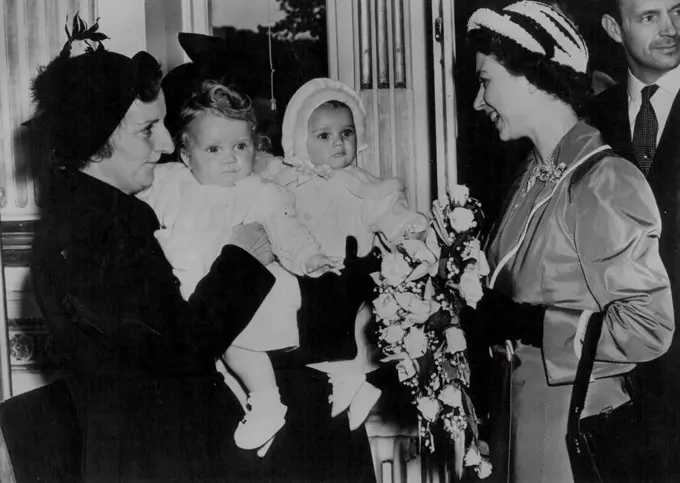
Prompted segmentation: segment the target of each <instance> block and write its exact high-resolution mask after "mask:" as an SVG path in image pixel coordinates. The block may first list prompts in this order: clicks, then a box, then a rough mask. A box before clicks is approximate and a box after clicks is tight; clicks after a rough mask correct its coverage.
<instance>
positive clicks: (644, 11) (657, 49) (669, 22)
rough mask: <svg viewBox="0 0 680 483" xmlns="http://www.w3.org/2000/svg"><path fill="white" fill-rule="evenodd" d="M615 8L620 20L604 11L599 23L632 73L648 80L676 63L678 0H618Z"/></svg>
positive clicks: (678, 55)
mask: <svg viewBox="0 0 680 483" xmlns="http://www.w3.org/2000/svg"><path fill="white" fill-rule="evenodd" d="M619 11H620V14H621V20H620V22H617V21H616V20H614V19H613V17H611V16H609V15H605V16H604V17H603V19H602V24H603V26H604V28H605V30H606V31H607V33H608V34H609V36H610V37H611V38H612V39H614V41H616V42H618V43H620V44H623V46H624V49H625V51H626V57H627V59H628V65H629V67H630V70H631V72H632V73H633V75H635V76H636V77H637V78H638V79H640V80H641V81H642V82H644V83H652V82H655V81H656V80H657V79H658V78H659V77H661V76H662V75H663V74H665V73H666V72H668V71H670V70H672V69H674V68H675V67H677V66H678V64H680V34H679V29H680V0H619ZM607 18H608V19H609V20H607Z"/></svg>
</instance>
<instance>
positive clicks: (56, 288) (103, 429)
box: [5, 173, 373, 482]
mask: <svg viewBox="0 0 680 483" xmlns="http://www.w3.org/2000/svg"><path fill="white" fill-rule="evenodd" d="M158 227H159V225H158V221H157V218H156V216H155V214H154V212H153V211H152V209H151V208H150V207H148V206H147V205H146V204H145V203H144V202H142V201H139V200H137V199H136V198H135V197H133V196H129V195H126V194H124V193H122V192H121V191H119V190H117V189H115V188H113V187H111V186H109V185H107V184H105V183H103V182H100V181H98V180H96V179H94V178H92V177H90V176H88V175H85V174H83V173H75V174H66V173H57V174H55V175H54V179H53V182H52V184H51V192H50V194H49V197H48V202H47V204H46V207H45V209H44V212H43V218H42V221H41V224H40V227H39V229H38V231H37V233H36V237H35V241H34V246H33V250H34V253H33V255H34V260H33V265H32V272H31V273H32V278H33V284H34V288H35V292H36V298H37V300H38V303H39V305H40V307H41V309H42V310H43V313H44V314H45V318H46V321H47V323H48V325H49V326H50V329H51V332H52V334H53V336H54V344H55V347H56V349H57V350H58V351H59V352H60V353H63V354H65V355H67V356H68V358H69V361H70V369H71V371H72V373H73V376H72V377H70V378H69V379H68V389H69V392H70V395H71V398H72V400H73V402H74V406H75V413H76V414H77V418H76V420H77V423H78V425H79V428H80V432H79V434H77V435H74V438H73V439H72V441H76V440H78V439H80V441H81V442H82V443H81V445H82V454H81V458H80V459H79V461H80V463H81V464H80V468H79V469H77V470H76V471H82V475H81V476H82V478H83V480H84V481H97V482H108V481H125V482H127V481H134V482H137V481H230V482H231V481H310V482H311V481H320V477H321V476H322V475H324V474H325V475H326V476H327V477H328V478H330V479H331V480H333V481H363V480H365V481H372V480H373V475H372V465H371V461H370V451H369V449H368V442H367V440H366V435H365V432H363V434H361V432H359V433H357V434H355V435H350V434H349V431H348V430H347V426H346V419H345V420H344V423H345V424H344V426H342V425H341V422H340V421H342V420H331V419H330V416H329V415H328V413H329V412H330V411H329V410H328V409H329V408H328V403H327V401H326V398H327V388H326V387H325V386H326V385H327V383H326V382H324V381H322V380H321V379H319V378H316V377H314V376H313V374H312V372H311V371H310V370H308V369H299V368H297V370H292V371H291V370H288V371H281V372H279V374H278V375H277V379H279V384H280V386H281V391H282V397H283V400H284V402H285V403H286V404H288V406H289V414H288V423H287V425H286V427H285V428H284V430H283V431H282V432H281V433H280V434H279V436H277V438H276V439H275V441H274V446H272V448H271V449H270V451H269V453H268V455H267V457H266V458H265V459H264V460H261V459H258V458H257V457H256V456H255V454H254V452H253V451H243V450H240V449H238V448H237V447H235V445H234V443H233V432H234V429H235V427H236V424H237V423H238V421H239V420H240V419H241V417H242V415H243V411H242V410H241V408H240V405H239V403H238V401H237V400H236V398H235V397H234V396H233V395H232V393H231V392H230V391H229V389H228V388H227V386H226V385H225V384H224V381H223V380H222V378H221V376H220V375H219V373H218V372H217V371H216V369H215V359H216V358H217V357H218V356H219V355H220V354H221V353H223V352H224V350H225V349H226V347H228V346H229V345H230V343H231V341H232V340H233V339H234V338H235V337H236V336H237V335H238V333H239V332H240V331H241V330H242V329H243V327H244V326H245V325H246V324H247V323H248V321H249V320H250V318H251V317H252V315H253V314H254V313H255V311H256V310H257V308H258V307H259V305H260V303H261V301H262V300H263V299H264V297H265V296H266V295H267V293H268V292H269V290H270V288H271V286H272V284H273V277H272V276H271V274H270V273H269V272H268V271H267V270H266V269H265V268H264V267H263V266H262V265H261V264H260V263H259V262H257V261H256V260H255V259H254V258H253V257H251V256H250V255H249V254H248V253H246V252H245V251H243V250H241V249H240V248H238V247H235V246H226V247H225V248H224V249H223V251H222V253H221V255H220V257H218V259H217V260H216V261H215V263H214V265H213V267H212V269H211V271H210V273H209V274H208V275H207V276H206V277H205V278H204V279H203V280H202V281H201V282H200V283H199V285H198V287H197V289H196V291H195V293H194V294H193V295H192V297H191V298H190V299H189V300H188V301H187V302H185V301H184V300H183V299H182V296H181V294H180V291H179V283H178V281H177V279H176V278H175V277H174V275H173V274H172V268H171V266H170V264H169V263H168V262H167V260H166V259H165V257H164V256H163V252H162V251H161V248H160V246H159V245H158V243H157V241H156V239H155V238H154V235H153V234H154V231H155V230H157V229H158ZM301 286H304V284H301ZM304 297H305V295H304V290H303V299H304ZM303 305H304V304H303ZM347 332H351V331H347ZM67 412H68V411H67V410H65V411H64V414H66V413H67ZM33 419H35V418H33ZM67 419H68V418H67V417H63V418H62V425H63V426H65V427H66V426H68V424H67V423H64V422H63V421H64V420H67ZM5 436H6V438H8V436H7V435H5ZM299 438H304V441H299V440H298V439H299ZM24 439H25V438H24ZM12 445H13V442H12V436H11V435H10V437H9V441H8V446H9V451H10V454H11V455H12V458H13V460H14V459H15V457H16V461H15V462H14V466H15V471H17V468H24V469H22V470H20V471H25V472H27V473H26V474H25V475H24V478H26V481H30V480H29V478H32V479H34V478H35V476H36V475H39V474H40V471H41V469H40V468H33V469H26V468H25V467H26V465H22V464H20V462H19V459H20V458H21V456H20V455H16V454H12ZM28 466H30V465H28ZM31 471H33V472H34V473H32V474H29V473H30V472H31ZM338 472H339V473H338ZM326 476H323V477H326ZM17 479H18V481H20V482H21V481H22V479H21V475H19V474H17Z"/></svg>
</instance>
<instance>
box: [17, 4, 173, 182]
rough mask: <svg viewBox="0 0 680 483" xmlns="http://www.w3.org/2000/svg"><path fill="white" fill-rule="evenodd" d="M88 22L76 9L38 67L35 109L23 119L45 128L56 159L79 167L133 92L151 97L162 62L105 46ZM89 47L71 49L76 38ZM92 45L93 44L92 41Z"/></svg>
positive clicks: (99, 143)
mask: <svg viewBox="0 0 680 483" xmlns="http://www.w3.org/2000/svg"><path fill="white" fill-rule="evenodd" d="M97 28H98V25H97V24H96V23H95V24H94V25H93V26H92V27H90V28H88V27H87V25H86V24H85V22H83V21H82V20H80V18H79V17H78V16H77V15H76V18H74V22H73V30H72V31H71V33H69V32H68V29H67V30H66V33H67V35H68V37H69V39H68V41H67V42H66V44H65V45H64V48H63V49H62V51H61V53H60V54H59V55H58V56H57V57H55V58H54V59H53V60H52V61H51V62H50V63H49V64H48V65H47V66H45V67H42V68H41V69H40V70H39V73H38V75H37V76H36V77H35V79H33V83H32V85H31V91H32V95H33V101H34V103H35V107H36V115H35V116H34V117H33V118H32V119H31V120H30V121H28V122H26V123H24V124H25V125H33V124H37V125H38V126H39V128H40V129H41V130H42V131H44V132H45V133H47V134H48V135H49V138H50V145H51V148H52V151H53V154H54V155H55V158H56V160H57V162H59V163H61V165H63V166H65V167H71V168H75V169H80V168H82V167H83V166H85V165H86V164H87V163H88V162H89V160H90V158H91V157H92V156H93V155H95V154H96V153H97V152H98V151H99V150H100V149H101V148H102V147H103V146H104V145H105V144H106V142H107V140H108V139H109V137H110V136H111V134H113V132H114V131H115V129H116V128H117V127H118V125H119V124H120V121H121V120H122V119H123V118H124V117H125V114H126V112H127V111H128V109H129V108H130V106H131V105H132V103H133V102H134V100H135V99H136V98H138V97H139V98H142V99H143V100H147V99H145V98H149V99H148V100H151V99H152V98H154V97H155V95H157V90H156V92H155V93H153V92H148V91H149V88H150V87H149V86H150V85H152V84H153V82H149V79H154V78H155V79H156V81H157V82H159V81H160V78H161V75H162V73H161V68H160V65H159V64H158V62H157V61H156V59H154V58H153V57H152V56H151V55H150V54H148V53H147V52H138V53H137V54H136V55H135V56H134V57H133V58H129V57H127V56H125V55H122V54H118V53H115V52H111V51H108V50H105V49H104V48H103V46H102V45H101V41H102V40H104V39H106V38H108V37H106V36H105V35H104V34H102V33H100V32H97ZM76 41H81V42H84V43H85V44H86V45H87V47H86V48H85V52H84V53H82V54H81V55H76V56H74V55H72V54H73V50H75V49H74V47H75V42H76ZM94 45H96V47H94Z"/></svg>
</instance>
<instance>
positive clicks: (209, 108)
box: [175, 79, 270, 151]
mask: <svg viewBox="0 0 680 483" xmlns="http://www.w3.org/2000/svg"><path fill="white" fill-rule="evenodd" d="M203 112H210V113H212V114H215V115H217V116H221V117H224V118H226V119H232V120H235V121H245V122H247V123H248V125H249V126H250V133H251V135H252V137H253V143H254V145H255V149H256V150H257V151H268V150H269V146H270V140H269V138H267V137H266V136H262V135H260V134H259V133H258V132H257V119H256V118H255V111H254V109H253V105H252V102H251V101H250V98H249V97H248V96H247V95H245V94H240V93H238V92H236V91H235V90H234V89H231V88H230V87H227V86H225V85H223V84H220V83H219V82H217V81H216V80H212V79H208V80H205V81H203V82H202V83H201V85H200V87H199V88H198V89H197V90H196V92H194V94H193V95H192V96H191V97H190V98H189V99H187V101H186V102H185V103H184V105H183V106H182V110H181V112H180V115H179V118H180V125H181V127H180V129H178V131H177V134H176V136H175V138H176V139H175V141H176V145H177V146H184V145H185V139H184V133H185V132H186V129H187V127H188V126H189V124H190V123H191V121H193V120H194V119H196V116H198V115H199V114H201V113H203Z"/></svg>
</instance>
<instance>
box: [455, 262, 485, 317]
mask: <svg viewBox="0 0 680 483" xmlns="http://www.w3.org/2000/svg"><path fill="white" fill-rule="evenodd" d="M458 290H459V292H460V294H461V295H462V296H463V299H465V302H466V303H467V304H468V305H469V306H470V307H472V308H473V309H474V308H476V307H477V302H479V301H480V300H481V299H482V296H484V290H483V289H482V283H481V282H480V281H479V274H478V273H477V270H475V269H472V270H470V269H469V268H467V269H466V270H465V272H463V275H461V276H460V284H459V285H458Z"/></svg>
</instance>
